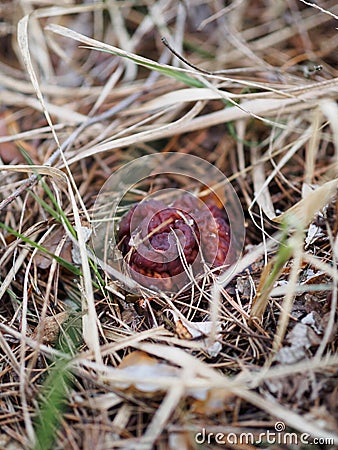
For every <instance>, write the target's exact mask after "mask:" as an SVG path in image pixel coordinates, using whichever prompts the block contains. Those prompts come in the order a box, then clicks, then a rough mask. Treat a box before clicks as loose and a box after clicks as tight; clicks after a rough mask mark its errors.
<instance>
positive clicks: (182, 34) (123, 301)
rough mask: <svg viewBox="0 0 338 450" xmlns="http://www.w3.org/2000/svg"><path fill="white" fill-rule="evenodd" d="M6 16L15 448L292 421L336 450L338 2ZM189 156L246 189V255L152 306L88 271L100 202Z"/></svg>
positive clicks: (0, 418)
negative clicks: (132, 178)
mask: <svg viewBox="0 0 338 450" xmlns="http://www.w3.org/2000/svg"><path fill="white" fill-rule="evenodd" d="M0 12H1V18H2V21H1V22H0V25H1V28H0V29H1V33H2V42H3V44H2V47H1V51H0V85H1V91H0V99H1V105H0V171H1V172H0V176H1V184H0V348H1V353H0V362H1V366H0V367H1V372H0V392H1V395H0V408H1V409H0V430H1V431H0V447H1V448H6V449H27V448H34V449H44V450H47V449H49V448H50V449H52V448H53V449H54V448H55V449H88V448H91V449H115V448H125V449H133V450H134V449H135V450H137V449H151V448H156V449H170V450H171V449H177V448H179V449H193V448H216V447H218V446H219V447H222V446H223V447H224V448H230V447H231V448H238V449H244V448H245V449H248V448H256V447H257V446H258V445H261V447H263V448H268V446H269V445H270V447H269V448H290V449H291V448H294V444H293V443H292V442H291V443H290V442H289V441H287V442H283V441H279V442H278V441H277V440H276V439H277V437H279V439H283V436H285V433H284V434H283V431H284V427H286V429H285V431H287V432H290V433H291V432H292V433H294V436H296V438H297V439H300V437H301V436H303V441H302V442H300V441H298V444H299V445H298V447H300V448H308V446H310V443H312V445H311V448H313V449H315V448H318V449H319V448H334V447H335V445H337V439H338V422H337V421H338V416H337V411H338V408H337V403H338V397H337V365H338V357H337V353H336V351H337V344H336V342H337V341H336V336H337V326H336V310H337V278H338V274H337V258H338V250H337V248H338V246H337V230H338V215H337V212H338V211H337V202H336V192H337V167H338V166H337V155H338V107H337V100H338V71H337V62H338V51H337V44H338V35H337V27H338V25H337V24H338V22H337V19H338V17H337V16H338V6H337V4H336V2H334V1H331V0H327V1H318V2H316V3H311V2H305V1H303V0H288V1H260V0H258V1H256V2H249V1H248V0H233V1H232V2H226V4H225V3H223V2H220V1H211V0H200V1H192V0H187V1H184V2H176V1H171V0H169V1H167V0H160V1H153V0H145V1H136V0H135V1H131V0H130V1H128V0H124V1H116V0H106V1H104V2H102V3H100V2H76V1H73V0H58V1H54V2H49V1H48V0H47V1H43V0H36V1H28V0H20V1H19V0H14V1H5V2H2V4H1V5H0ZM163 37H164V38H165V40H164V42H163V39H162V38H163ZM168 45H169V47H170V48H168ZM182 57H183V58H182ZM184 58H185V59H184ZM167 152H181V153H185V154H187V155H195V156H199V157H201V158H203V159H204V160H206V161H208V162H210V163H211V164H213V165H215V166H216V167H217V168H219V169H220V170H221V171H222V172H223V173H224V174H225V175H226V176H227V177H228V179H229V180H230V181H231V183H232V185H233V187H234V189H235V190H236V192H237V195H238V196H239V198H240V201H241V204H242V207H243V211H244V216H245V226H246V239H245V246H244V249H243V254H242V256H241V258H240V259H239V261H238V263H237V265H236V268H235V269H232V272H231V276H229V274H227V273H225V274H224V275H223V282H219V280H218V282H216V281H215V277H214V276H208V277H205V279H204V280H203V282H202V284H199V285H196V286H195V287H194V288H193V289H190V290H188V291H184V292H180V293H177V294H176V295H174V296H169V295H167V294H165V293H161V292H155V293H152V294H151V295H150V294H149V292H146V291H145V292H143V293H139V294H138V295H136V294H131V293H130V292H128V291H127V290H125V289H124V287H123V284H122V281H123V280H122V279H121V277H120V275H119V274H118V273H117V274H116V273H115V274H113V275H112V274H111V273H109V271H106V270H103V269H102V268H100V267H99V266H97V265H96V261H95V259H91V258H90V257H88V254H89V250H88V246H89V247H90V243H89V244H87V238H88V236H87V234H88V233H89V232H90V230H91V228H92V226H93V224H92V212H93V205H94V202H95V198H96V196H97V195H98V193H99V191H100V188H101V187H102V185H103V184H104V182H105V181H106V180H107V179H108V177H109V176H110V175H111V174H112V173H114V172H115V171H116V170H117V169H118V168H120V167H122V166H123V165H124V164H125V163H127V162H129V161H132V160H134V159H136V158H138V157H140V156H143V155H150V154H154V153H167ZM156 182H158V183H159V186H161V183H162V184H164V185H166V183H167V182H168V180H167V179H165V177H164V179H160V177H159V179H157V180H156ZM216 188H217V189H218V190H219V192H222V189H223V186H217V187H216ZM138 194H139V195H141V196H142V195H146V194H147V191H144V192H143V191H142V192H141V191H140V192H138ZM221 281H222V280H221ZM278 427H281V428H278ZM267 431H270V432H275V433H277V432H278V431H280V433H279V434H278V433H277V434H276V435H275V442H273V443H271V442H270V443H269V442H268V441H267V438H266V436H267V435H266V433H267ZM201 433H202V434H201ZM203 433H204V434H203ZM217 433H221V434H222V438H221V437H217V436H216V435H217ZM261 433H263V435H262V434H261ZM304 433H305V434H306V436H308V442H307V443H306V442H305V441H304V439H305V438H304ZM241 435H242V436H247V437H248V436H249V438H250V436H253V437H254V439H253V440H251V441H250V440H249V441H244V442H242V441H241V442H240V440H239V436H241ZM277 435H278V436H277ZM203 436H204V438H203ZM230 436H232V438H233V437H234V436H237V437H238V439H237V443H234V441H232V442H231V441H230V440H229V441H227V439H228V438H229V437H230ZM259 436H263V442H262V443H261V444H258V442H259ZM249 438H248V439H249ZM218 439H221V440H222V442H221V443H220V442H218ZM202 441H203V442H202ZM299 442H300V443H299ZM272 444H273V445H274V446H273V447H271V445H272ZM325 446H326V447H325Z"/></svg>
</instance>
